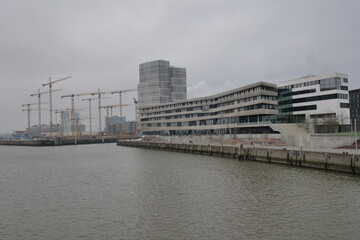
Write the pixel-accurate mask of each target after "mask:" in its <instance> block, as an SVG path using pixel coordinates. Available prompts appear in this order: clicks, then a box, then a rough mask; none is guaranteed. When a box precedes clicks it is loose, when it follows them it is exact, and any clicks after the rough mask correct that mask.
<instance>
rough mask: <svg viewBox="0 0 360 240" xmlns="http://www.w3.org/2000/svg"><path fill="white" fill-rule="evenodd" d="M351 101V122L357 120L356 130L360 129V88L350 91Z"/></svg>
mask: <svg viewBox="0 0 360 240" xmlns="http://www.w3.org/2000/svg"><path fill="white" fill-rule="evenodd" d="M349 102H350V119H351V123H352V124H354V123H355V122H356V130H360V128H359V127H360V89H354V90H351V91H349Z"/></svg>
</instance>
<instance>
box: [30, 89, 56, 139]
mask: <svg viewBox="0 0 360 240" xmlns="http://www.w3.org/2000/svg"><path fill="white" fill-rule="evenodd" d="M61 90H62V89H57V90H51V91H52V92H58V91H61ZM46 93H49V91H45V92H40V88H39V89H38V92H37V93H34V94H30V96H31V97H34V96H37V97H38V111H39V137H41V106H40V105H41V95H43V94H46Z"/></svg>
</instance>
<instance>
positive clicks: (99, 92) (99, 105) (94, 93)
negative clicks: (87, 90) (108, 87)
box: [91, 88, 111, 136]
mask: <svg viewBox="0 0 360 240" xmlns="http://www.w3.org/2000/svg"><path fill="white" fill-rule="evenodd" d="M110 93H111V92H101V91H100V88H99V89H98V91H97V92H93V93H91V95H93V96H95V95H97V96H98V109H99V135H100V136H101V135H102V134H101V99H103V98H101V95H105V94H110Z"/></svg>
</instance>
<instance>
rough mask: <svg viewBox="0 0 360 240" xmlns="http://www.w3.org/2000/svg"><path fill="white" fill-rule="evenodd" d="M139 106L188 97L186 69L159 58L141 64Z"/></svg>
mask: <svg viewBox="0 0 360 240" xmlns="http://www.w3.org/2000/svg"><path fill="white" fill-rule="evenodd" d="M139 77H140V83H139V85H138V94H139V106H145V105H154V104H158V103H167V102H172V101H180V100H185V99H186V69H185V68H177V67H173V66H170V62H169V61H164V60H157V61H152V62H146V63H142V64H140V66H139Z"/></svg>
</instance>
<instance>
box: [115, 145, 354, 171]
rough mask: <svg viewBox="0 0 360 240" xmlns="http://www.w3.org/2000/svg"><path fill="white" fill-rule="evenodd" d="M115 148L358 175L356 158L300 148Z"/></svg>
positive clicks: (144, 146) (245, 146) (186, 146)
mask: <svg viewBox="0 0 360 240" xmlns="http://www.w3.org/2000/svg"><path fill="white" fill-rule="evenodd" d="M117 145H118V146H124V147H137V148H145V149H154V150H164V151H174V152H182V153H193V154H203V155H210V156H220V157H228V158H234V159H238V160H250V161H259V162H267V163H277V164H286V165H290V166H296V167H307V168H316V169H323V170H329V171H338V172H346V173H353V174H360V160H359V159H360V155H358V154H348V153H347V152H342V153H334V152H315V151H303V150H302V149H299V150H293V149H287V148H281V149H277V148H271V147H264V146H258V147H257V146H255V145H252V146H251V145H243V144H240V145H239V146H229V145H210V144H207V145H205V144H193V143H188V144H187V143H165V142H148V141H128V140H119V141H117Z"/></svg>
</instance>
